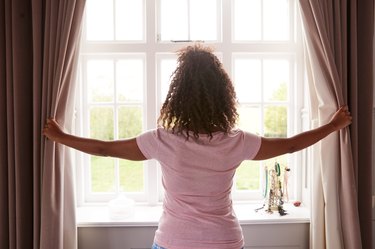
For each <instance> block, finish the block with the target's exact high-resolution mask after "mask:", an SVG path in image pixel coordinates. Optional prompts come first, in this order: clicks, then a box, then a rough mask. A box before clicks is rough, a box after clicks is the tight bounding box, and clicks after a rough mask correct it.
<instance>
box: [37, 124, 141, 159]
mask: <svg viewBox="0 0 375 249" xmlns="http://www.w3.org/2000/svg"><path fill="white" fill-rule="evenodd" d="M43 134H44V135H45V136H46V137H47V138H49V139H50V140H53V141H55V142H57V143H61V144H64V145H66V146H69V147H72V148H74V149H77V150H80V151H82V152H85V153H88V154H91V155H95V156H110V157H118V158H122V159H128V160H133V161H141V160H146V158H145V157H144V155H143V154H142V152H141V151H140V150H139V148H138V145H137V142H136V139H135V138H131V139H124V140H116V141H103V140H98V139H91V138H83V137H77V136H73V135H70V134H68V133H65V132H64V131H63V129H62V128H61V127H60V126H59V124H58V123H57V122H56V120H54V119H51V118H50V119H48V120H47V123H46V125H45V127H44V129H43Z"/></svg>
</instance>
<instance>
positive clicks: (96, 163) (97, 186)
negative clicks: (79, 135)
mask: <svg viewBox="0 0 375 249" xmlns="http://www.w3.org/2000/svg"><path fill="white" fill-rule="evenodd" d="M114 176H115V161H114V159H113V158H108V157H97V156H91V191H92V192H114V191H115V178H114Z"/></svg>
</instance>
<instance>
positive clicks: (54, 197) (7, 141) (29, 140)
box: [0, 0, 85, 249]
mask: <svg viewBox="0 0 375 249" xmlns="http://www.w3.org/2000/svg"><path fill="white" fill-rule="evenodd" d="M84 4H85V1H84V0H52V1H49V0H28V1H25V0H4V1H1V2H0V58H1V60H0V203H1V205H0V248H10V249H13V248H20V249H27V248H41V249H51V248H57V249H74V248H76V247H77V238H76V224H75V199H74V191H73V187H74V185H73V170H72V164H71V160H70V157H69V153H68V151H66V150H65V149H64V147H62V146H59V145H56V144H54V143H52V142H50V141H47V140H46V139H45V138H44V137H43V136H42V134H41V131H42V128H43V126H44V123H45V120H46V118H47V117H49V116H53V117H56V118H57V119H58V120H59V122H60V123H62V124H63V125H64V126H65V127H68V129H69V127H70V124H71V122H72V113H73V98H72V96H73V94H72V92H73V90H74V87H75V85H74V79H75V73H76V63H77V55H78V53H77V52H78V51H77V50H78V47H79V44H78V43H79V42H78V41H79V36H80V27H81V20H82V15H83V10H84Z"/></svg>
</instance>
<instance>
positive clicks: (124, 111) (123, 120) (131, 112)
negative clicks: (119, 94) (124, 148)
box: [118, 106, 142, 139]
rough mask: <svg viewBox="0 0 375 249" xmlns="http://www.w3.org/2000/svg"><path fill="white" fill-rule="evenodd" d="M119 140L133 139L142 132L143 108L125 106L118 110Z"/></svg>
mask: <svg viewBox="0 0 375 249" xmlns="http://www.w3.org/2000/svg"><path fill="white" fill-rule="evenodd" d="M118 122H119V123H118V131H119V135H118V136H119V139H123V138H131V137H135V136H137V135H139V134H140V133H141V132H142V108H141V107H134V106H123V107H120V108H119V109H118Z"/></svg>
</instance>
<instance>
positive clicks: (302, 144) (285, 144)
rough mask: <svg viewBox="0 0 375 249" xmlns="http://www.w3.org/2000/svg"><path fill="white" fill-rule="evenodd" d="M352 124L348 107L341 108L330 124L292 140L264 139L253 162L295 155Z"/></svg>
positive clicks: (291, 138) (294, 137)
mask: <svg viewBox="0 0 375 249" xmlns="http://www.w3.org/2000/svg"><path fill="white" fill-rule="evenodd" d="M351 122H352V117H351V115H350V112H349V111H348V107H347V106H343V107H341V108H340V109H339V110H338V111H337V112H336V113H335V114H334V115H333V117H332V119H331V121H330V122H329V123H328V124H325V125H323V126H320V127H318V128H316V129H313V130H310V131H306V132H302V133H300V134H298V135H295V136H293V137H290V138H265V137H262V142H261V146H260V148H259V151H258V153H257V155H256V156H255V157H254V159H253V160H265V159H269V158H273V157H276V156H279V155H283V154H286V153H293V152H296V151H299V150H302V149H305V148H306V147H309V146H311V145H313V144H315V143H316V142H318V141H320V140H321V139H323V138H325V137H326V136H328V135H329V134H331V133H332V132H335V131H338V130H340V129H342V128H344V127H346V126H348V125H350V124H351Z"/></svg>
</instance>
